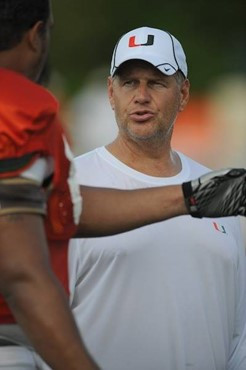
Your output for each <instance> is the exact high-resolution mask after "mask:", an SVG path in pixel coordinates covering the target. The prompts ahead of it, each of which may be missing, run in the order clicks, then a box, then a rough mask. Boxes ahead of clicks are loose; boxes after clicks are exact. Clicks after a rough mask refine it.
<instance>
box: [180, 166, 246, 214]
mask: <svg viewBox="0 0 246 370" xmlns="http://www.w3.org/2000/svg"><path fill="white" fill-rule="evenodd" d="M182 189H183V193H184V198H185V203H186V206H187V208H188V210H189V213H190V214H191V216H193V217H200V218H201V217H224V216H238V215H241V216H246V170H245V169H243V168H229V169H224V170H220V171H212V172H209V173H208V174H206V175H203V176H201V177H199V178H198V179H196V180H193V181H189V182H185V183H183V184H182Z"/></svg>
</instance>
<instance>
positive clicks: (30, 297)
mask: <svg viewBox="0 0 246 370" xmlns="http://www.w3.org/2000/svg"><path fill="white" fill-rule="evenodd" d="M0 204H1V208H0V291H1V293H2V294H3V296H4V298H5V299H6V301H7V303H8V304H9V306H10V308H11V310H12V312H13V314H14V316H15V318H16V320H17V322H18V323H19V325H20V326H21V327H22V328H23V330H24V331H25V333H26V334H27V336H28V338H29V340H30V341H31V343H32V344H33V346H34V348H35V349H36V350H37V352H38V353H39V354H40V355H41V356H42V357H43V359H44V360H45V361H46V362H47V363H48V364H49V365H50V366H51V367H52V368H53V369H57V370H63V369H64V370H67V369H69V370H72V369H74V370H76V369H78V370H82V369H83V370H84V369H97V366H96V365H94V363H93V361H92V360H91V359H90V356H89V355H88V353H87V351H86V349H85V348H84V346H83V344H82V341H81V338H80V335H79V333H78V330H77V328H76V325H75V322H74V319H73V317H72V314H71V312H70V309H69V305H68V301H67V297H66V296H65V293H64V291H63V288H62V287H61V286H60V283H59V282H58V281H57V279H56V277H55V276H54V273H53V272H52V270H51V267H50V262H49V254H48V248H47V242H46V237H45V231H44V226H43V214H44V211H45V198H44V194H43V193H42V191H41V188H40V187H39V186H38V185H37V184H35V183H32V182H31V181H26V180H23V179H19V178H17V179H11V180H10V179H5V180H0Z"/></svg>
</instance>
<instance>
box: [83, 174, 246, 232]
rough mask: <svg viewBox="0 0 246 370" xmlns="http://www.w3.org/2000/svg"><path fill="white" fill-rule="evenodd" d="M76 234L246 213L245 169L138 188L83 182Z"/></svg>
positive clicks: (114, 230) (126, 229) (122, 229)
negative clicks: (179, 218) (107, 187)
mask: <svg viewBox="0 0 246 370" xmlns="http://www.w3.org/2000/svg"><path fill="white" fill-rule="evenodd" d="M81 195H82V198H83V212H82V215H81V219H80V224H79V230H78V234H77V236H80V237H90V236H92V237H93V236H103V235H112V234H117V233H121V232H124V231H128V230H132V229H135V228H137V227H140V226H144V225H148V224H151V223H154V222H158V221H164V220H167V219H169V218H172V217H176V216H181V215H186V214H190V215H192V216H193V217H227V216H237V215H241V216H246V170H245V169H225V170H220V171H211V172H210V173H208V174H205V175H203V176H201V177H199V178H197V179H195V180H192V181H188V182H186V183H183V184H182V185H172V186H162V187H157V188H148V189H140V190H139V189H138V190H114V189H103V188H91V187H85V186H81Z"/></svg>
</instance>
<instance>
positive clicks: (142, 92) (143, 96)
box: [135, 84, 151, 104]
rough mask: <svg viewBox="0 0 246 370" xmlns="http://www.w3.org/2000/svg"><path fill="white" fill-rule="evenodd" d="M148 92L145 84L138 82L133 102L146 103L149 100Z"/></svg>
mask: <svg viewBox="0 0 246 370" xmlns="http://www.w3.org/2000/svg"><path fill="white" fill-rule="evenodd" d="M150 98H151V97H150V92H149V88H148V86H147V85H146V84H139V86H138V87H137V89H136V94H135V102H137V103H141V104H143V103H147V102H149V101H150Z"/></svg>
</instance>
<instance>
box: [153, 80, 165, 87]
mask: <svg viewBox="0 0 246 370" xmlns="http://www.w3.org/2000/svg"><path fill="white" fill-rule="evenodd" d="M151 85H152V86H156V87H165V86H166V85H165V83H164V82H162V81H153V82H152V83H151Z"/></svg>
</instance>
